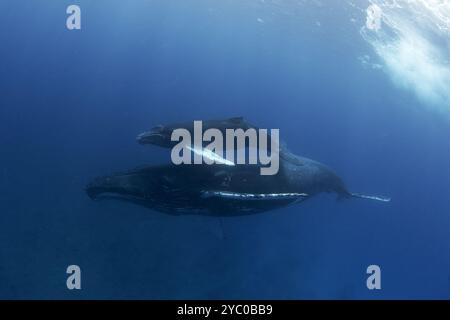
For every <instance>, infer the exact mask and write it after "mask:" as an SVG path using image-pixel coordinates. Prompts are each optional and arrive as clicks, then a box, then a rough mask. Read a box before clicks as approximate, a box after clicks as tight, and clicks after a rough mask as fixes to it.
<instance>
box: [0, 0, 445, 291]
mask: <svg viewBox="0 0 450 320" xmlns="http://www.w3.org/2000/svg"><path fill="white" fill-rule="evenodd" d="M387 3H395V4H399V5H401V6H403V8H404V6H406V2H405V1H400V0H399V1H393V2H392V1H387V2H386V3H384V2H382V1H371V2H369V1H363V0H361V1H299V0H259V1H257V0H246V1H243V0H242V1H239V0H223V1H210V0H196V1H191V0H189V1H188V0H171V1H165V0H155V1H144V0H132V1H118V0H97V1H87V0H78V1H66V0H64V1H50V0H40V1H32V0H27V1H20V2H18V1H12V0H3V1H2V2H1V3H0V43H1V44H0V106H1V107H0V120H1V126H0V145H1V158H0V298H7V299H12V298H33V299H42V298H63V299H84V298H100V299H106V298H115V299H121V298H126V299H131V298H134V299H173V298H178V299H180V298H184V299H185V298H189V299H196V298H201V299H217V298H225V299H238V298H239V299H240V298H243V299H247V298H252V299H261V298H263V299H266V298H273V299H304V298H308V299H316V298H317V299H324V298H331V299H380V298H388V299H391V298H402V299H403V298H425V299H430V298H450V255H449V252H450V234H449V232H448V230H449V227H450V204H449V202H448V199H449V196H448V191H449V190H450V168H449V163H450V147H449V143H448V138H449V135H450V122H449V120H450V118H449V113H450V109H448V107H449V105H450V101H449V96H448V92H450V82H449V79H450V77H449V74H450V71H449V70H450V67H449V66H448V59H449V58H448V57H449V55H448V52H449V49H450V45H449V39H450V37H449V36H448V35H449V34H448V31H445V29H441V28H436V26H441V25H440V24H439V23H440V22H442V21H444V22H445V21H447V22H448V21H449V20H448V19H449V17H450V14H449V12H450V10H448V7H445V6H446V5H447V6H448V2H447V1H431V2H429V3H430V8H428V7H427V6H423V7H421V6H420V5H421V4H423V1H420V0H417V3H416V5H417V7H410V8H408V10H410V13H411V12H412V14H408V15H407V16H406V17H405V16H399V14H398V13H397V11H395V6H389V5H388V4H387ZM71 4H76V5H79V6H80V8H81V11H82V28H81V30H67V28H66V19H67V16H68V15H67V14H66V8H67V6H69V5H71ZM370 5H377V6H378V7H379V8H381V9H382V12H383V16H382V19H383V20H382V24H381V29H380V30H371V29H370V28H369V29H368V27H367V21H366V19H367V13H366V8H367V7H368V6H370ZM432 5H434V6H432ZM411 6H412V5H411ZM417 10H422V11H420V12H423V13H424V14H423V15H419V14H416V15H414V13H417V12H418V11H417ZM446 19H447V20H446ZM424 21H425V22H427V23H424ZM447 26H448V25H447ZM414 27H416V29H414ZM420 28H422V29H420ZM423 28H428V29H425V30H424V29H423ZM438 30H440V31H438ZM447 30H448V29H447ZM400 31H401V32H400ZM383 32H384V33H383ZM446 32H447V33H446ZM233 116H244V117H245V118H246V119H248V120H250V121H251V122H252V123H256V124H258V125H260V126H261V127H266V128H280V135H281V138H282V139H284V140H286V141H287V143H288V145H289V148H290V149H291V150H292V151H293V152H295V153H297V154H300V155H303V156H307V157H310V158H313V159H316V160H318V161H321V162H323V163H325V164H327V165H329V166H331V167H332V168H333V169H334V170H335V171H336V172H337V173H338V174H339V175H340V176H341V177H342V178H343V179H344V180H345V182H346V183H347V185H348V187H349V188H350V189H351V190H352V191H357V192H365V193H369V194H383V195H388V196H390V197H392V201H391V202H390V203H378V202H371V201H364V200H348V201H340V202H336V201H335V196H332V195H323V196H318V197H316V198H314V199H312V200H310V201H307V202H305V203H302V204H299V205H296V206H292V207H288V208H284V209H279V210H274V211H270V212H267V213H262V214H258V215H253V216H247V217H237V218H228V219H225V220H224V221H223V225H222V226H221V224H220V223H219V222H218V219H216V218H208V217H201V216H184V217H183V216H181V217H174V216H169V215H164V214H162V213H158V212H155V211H152V210H149V209H145V208H141V207H138V206H134V205H132V204H127V203H122V202H114V201H111V202H93V201H91V200H90V199H89V198H88V197H87V196H86V194H85V192H84V187H85V185H86V183H87V182H88V181H89V180H90V179H92V178H93V177H95V176H98V175H103V174H108V173H112V172H116V171H120V170H124V169H129V168H133V167H135V166H137V165H141V164H151V163H163V162H167V161H168V153H167V152H166V151H164V150H162V149H158V148H156V147H155V148H153V147H149V146H145V147H144V146H140V145H138V144H137V143H136V142H135V137H136V135H137V134H138V133H140V132H142V131H145V130H147V129H149V128H151V127H153V126H154V125H156V124H159V123H169V122H174V121H186V120H194V119H214V118H226V117H233ZM72 264H76V265H79V266H80V268H81V270H82V290H72V291H71V290H68V289H67V287H66V279H67V276H68V275H67V274H66V268H67V266H68V265H72ZM372 264H376V265H379V266H380V268H381V271H382V277H381V279H382V280H381V281H382V288H381V290H368V289H367V287H366V279H367V277H368V275H367V274H366V268H367V267H368V266H369V265H372Z"/></svg>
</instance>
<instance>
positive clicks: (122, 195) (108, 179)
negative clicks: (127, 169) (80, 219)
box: [85, 175, 143, 200]
mask: <svg viewBox="0 0 450 320" xmlns="http://www.w3.org/2000/svg"><path fill="white" fill-rule="evenodd" d="M85 191H86V194H87V195H88V197H89V198H91V199H92V200H100V199H110V198H114V199H123V200H130V199H140V198H143V192H142V191H141V190H139V189H138V188H136V187H135V186H133V185H132V184H130V181H129V179H128V176H126V175H124V176H122V175H112V176H103V177H97V178H95V179H94V180H92V181H91V182H90V183H88V184H87V185H86V188H85Z"/></svg>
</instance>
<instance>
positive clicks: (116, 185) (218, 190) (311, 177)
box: [86, 118, 390, 216]
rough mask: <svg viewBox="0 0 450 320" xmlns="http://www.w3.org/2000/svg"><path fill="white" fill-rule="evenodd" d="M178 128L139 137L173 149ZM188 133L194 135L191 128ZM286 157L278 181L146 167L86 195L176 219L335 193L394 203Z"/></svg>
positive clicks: (244, 172) (217, 169) (239, 168)
mask: <svg viewBox="0 0 450 320" xmlns="http://www.w3.org/2000/svg"><path fill="white" fill-rule="evenodd" d="M236 119H239V120H238V121H244V120H243V119H241V118H232V122H233V123H236V121H237V120H236ZM228 120H229V119H228ZM228 120H224V121H223V122H221V121H220V120H213V121H214V122H208V121H207V122H206V126H209V124H212V123H213V124H214V125H216V126H217V125H219V128H221V127H220V124H221V123H224V125H223V128H224V129H225V126H227V125H228V124H229V122H227V121H228ZM204 123H205V122H204ZM245 123H246V124H248V123H247V122H245ZM178 125H180V124H178ZM181 125H183V124H181ZM237 125H238V126H239V124H237ZM211 127H212V125H211ZM249 127H251V125H249ZM168 128H170V129H168ZM175 128H177V126H159V127H157V134H156V135H153V134H148V133H146V134H145V136H146V138H148V137H150V138H151V139H147V140H145V141H144V142H143V140H141V141H139V140H140V138H139V137H141V139H142V138H143V137H144V135H140V136H138V141H139V142H140V143H143V144H147V143H149V144H156V145H159V146H162V147H170V146H171V143H172V142H171V141H170V134H171V130H173V129H175ZM184 128H188V129H189V126H188V124H185V126H184ZM241 128H242V127H241ZM153 131H155V130H153ZM155 139H156V140H155ZM280 155H281V156H280V170H279V171H278V173H277V174H275V175H266V176H265V175H260V174H259V173H260V172H259V170H260V165H235V166H230V165H224V164H213V165H207V164H201V165H178V166H176V165H161V166H145V167H141V168H137V169H133V170H130V171H126V172H122V173H117V174H113V175H110V176H104V177H99V178H96V179H94V180H93V181H92V182H91V183H89V184H88V186H87V187H86V192H87V194H88V195H89V197H91V198H92V199H95V200H98V199H107V198H109V199H111V198H112V199H119V200H125V201H129V202H133V203H136V204H138V205H142V206H146V207H149V208H152V209H155V210H158V211H161V212H164V213H168V214H174V215H181V214H198V215H211V216H236V215H248V214H254V213H259V212H263V211H268V210H272V209H276V208H280V207H284V206H287V205H291V204H294V203H298V202H302V201H304V200H305V199H308V198H311V197H313V196H315V195H317V194H319V193H321V192H334V193H336V194H337V195H338V196H339V197H340V198H352V197H357V198H365V199H372V200H378V201H385V202H387V201H390V199H389V198H385V197H378V196H366V195H361V194H355V193H351V192H349V191H348V189H347V188H346V187H345V185H344V183H343V181H342V180H341V178H340V177H338V176H337V175H336V174H335V173H334V172H333V171H332V170H331V169H330V168H329V167H327V166H325V165H324V164H321V163H319V162H317V161H314V160H311V159H308V158H304V157H299V156H297V155H294V154H293V153H291V152H289V151H288V150H287V149H286V148H282V150H281V151H280Z"/></svg>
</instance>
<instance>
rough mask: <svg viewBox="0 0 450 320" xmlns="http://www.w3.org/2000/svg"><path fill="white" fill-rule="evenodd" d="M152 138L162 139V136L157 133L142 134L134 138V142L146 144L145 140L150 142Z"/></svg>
mask: <svg viewBox="0 0 450 320" xmlns="http://www.w3.org/2000/svg"><path fill="white" fill-rule="evenodd" d="M152 138H164V134H162V133H159V132H151V131H149V132H143V133H140V134H138V136H137V137H136V140H137V141H138V142H139V143H146V142H147V140H150V139H152Z"/></svg>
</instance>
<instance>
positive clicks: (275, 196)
mask: <svg viewBox="0 0 450 320" xmlns="http://www.w3.org/2000/svg"><path fill="white" fill-rule="evenodd" d="M202 197H203V198H214V197H216V198H225V199H233V200H297V201H298V200H303V199H305V198H307V197H308V195H307V194H306V193H242V192H230V191H202Z"/></svg>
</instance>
